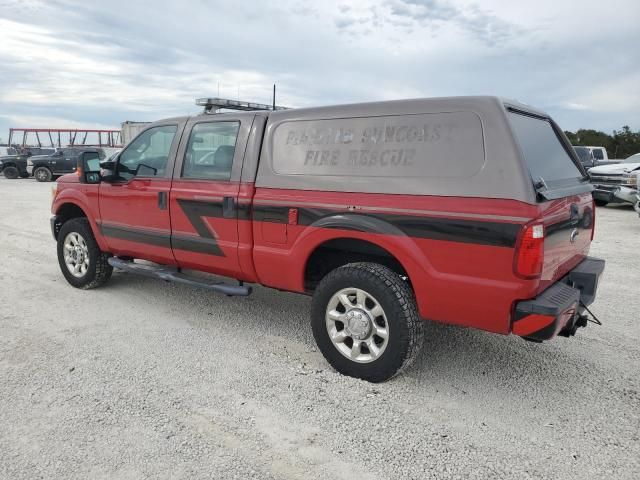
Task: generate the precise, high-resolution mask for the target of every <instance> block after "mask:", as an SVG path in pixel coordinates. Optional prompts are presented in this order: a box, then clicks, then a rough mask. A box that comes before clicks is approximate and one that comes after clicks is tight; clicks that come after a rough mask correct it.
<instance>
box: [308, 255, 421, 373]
mask: <svg viewBox="0 0 640 480" xmlns="http://www.w3.org/2000/svg"><path fill="white" fill-rule="evenodd" d="M341 299H342V300H341ZM347 303H349V304H350V305H347ZM378 307H380V308H378ZM330 312H333V313H332V314H330ZM341 327H342V328H341ZM311 328H312V330H313V336H314V338H315V340H316V344H317V345H318V348H319V349H320V351H321V352H322V354H323V355H324V357H325V358H326V359H327V361H328V362H329V363H330V364H331V366H333V368H335V369H336V370H337V371H338V372H340V373H342V374H344V375H348V376H350V377H355V378H361V379H363V380H367V381H369V382H384V381H385V380H388V379H390V378H392V377H394V376H395V375H397V374H398V373H400V372H401V371H402V370H404V369H405V368H407V367H408V366H409V365H411V363H412V361H413V360H414V359H415V357H416V354H417V353H418V352H419V351H420V348H421V347H422V343H423V328H422V321H421V319H420V316H419V315H418V309H417V306H416V302H415V298H414V295H413V292H412V290H411V288H410V287H409V285H408V284H407V282H405V281H404V280H402V278H400V276H399V275H398V274H397V273H395V272H394V271H393V270H391V269H389V268H387V267H384V266H382V265H379V264H376V263H351V264H348V265H345V266H342V267H339V268H337V269H335V270H333V271H331V272H329V273H328V274H327V275H326V276H325V277H324V278H323V279H322V281H321V282H320V283H319V284H318V286H317V288H316V290H315V293H314V295H313V301H312V305H311ZM330 331H331V332H332V334H333V337H334V338H335V339H336V340H335V341H334V340H332V338H331V336H332V335H331V334H330ZM378 333H380V334H381V335H378ZM385 333H386V340H385V338H384V337H385ZM349 339H350V340H349ZM356 342H357V343H356ZM363 344H364V345H363ZM358 345H359V346H358ZM370 347H371V348H370Z"/></svg>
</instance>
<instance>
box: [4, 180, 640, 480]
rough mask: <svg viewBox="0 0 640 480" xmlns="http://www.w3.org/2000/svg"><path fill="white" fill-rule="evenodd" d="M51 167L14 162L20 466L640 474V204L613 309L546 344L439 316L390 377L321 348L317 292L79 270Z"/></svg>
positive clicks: (9, 367) (610, 278)
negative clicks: (91, 283) (352, 368)
mask: <svg viewBox="0 0 640 480" xmlns="http://www.w3.org/2000/svg"><path fill="white" fill-rule="evenodd" d="M49 192H50V185H49V184H39V183H37V182H35V181H33V180H14V181H9V180H6V179H4V177H0V242H1V245H2V264H1V265H0V292H2V294H1V299H2V301H1V302H0V478H7V479H21V478H24V479H35V478H47V479H50V478H64V479H74V478H78V479H85V478H92V479H100V478H105V479H107V478H108V479H112V478H216V479H227V478H238V479H248V478H256V479H271V478H274V479H290V478H292V479H297V478H300V479H302V478H305V479H316V478H317V479H321V478H322V479H324V478H335V479H349V478H363V479H368V478H371V479H373V478H375V479H384V478H389V479H398V478H461V479H462V478H464V479H467V478H481V479H486V478H517V479H525V478H576V479H591V478H593V479H600V478H616V479H623V478H629V479H636V478H639V476H640V441H639V436H640V421H639V417H640V395H639V393H638V392H639V391H640V378H639V377H640V376H639V375H638V374H639V373H640V346H639V344H640V342H639V340H640V338H639V337H640V322H638V311H640V297H638V284H639V283H640V259H639V257H638V245H640V243H639V239H640V219H638V217H637V215H636V214H635V213H634V212H633V211H632V210H630V209H629V208H621V207H607V208H600V209H598V212H597V217H598V218H597V233H596V239H595V241H594V244H593V247H592V254H593V255H595V256H599V257H603V258H605V259H606V260H607V268H606V271H605V275H604V277H603V278H602V281H601V286H600V290H599V299H598V300H597V301H596V303H595V305H594V308H593V310H594V312H595V313H596V314H597V315H598V316H599V317H600V318H601V320H602V321H603V322H604V326H602V327H597V326H590V327H589V328H587V329H582V330H581V331H580V332H579V333H578V336H577V337H575V338H573V339H571V340H567V339H565V338H558V339H556V340H554V341H552V342H549V343H545V344H531V343H527V342H525V341H523V340H521V339H519V338H516V337H503V336H499V335H494V334H489V333H484V332H480V331H473V330H465V329H460V328H455V327H447V326H442V325H437V324H426V325H425V329H426V332H425V334H426V343H425V348H424V350H423V353H422V355H421V356H420V357H419V358H418V360H417V361H416V363H415V364H414V366H413V367H412V368H410V369H409V370H408V371H407V372H406V373H405V374H404V375H401V376H399V377H396V378H395V379H393V380H392V381H390V382H387V383H384V384H380V385H373V384H368V383H366V382H363V381H359V380H354V379H351V378H346V377H343V376H341V375H338V374H336V373H335V372H334V371H332V370H331V368H330V367H329V366H328V365H327V363H326V362H325V360H324V359H323V357H322V355H321V354H320V353H319V352H318V351H317V350H316V348H315V346H314V342H313V338H312V336H311V329H310V326H309V322H308V313H307V312H308V309H309V304H310V301H309V299H308V298H305V297H302V296H297V295H293V294H287V293H280V292H275V291H271V290H267V289H264V288H260V287H258V288H256V290H255V293H254V295H252V296H251V297H249V298H247V299H242V298H227V297H225V296H221V295H216V294H211V293H205V292H203V291H201V290H195V289H190V288H187V287H184V286H179V285H172V284H165V283H163V282H160V281H155V280H152V279H145V278H139V277H136V276H132V275H127V274H123V273H116V274H115V275H114V277H113V278H112V280H111V282H110V283H109V284H107V285H106V286H105V287H103V288H101V289H97V290H93V291H81V290H76V289H74V288H71V287H70V286H69V285H68V284H67V283H66V282H65V280H64V278H63V277H62V275H61V273H60V272H59V269H58V265H57V262H56V258H55V244H54V242H53V240H52V238H51V234H50V231H49V220H48V219H49V200H50V193H49Z"/></svg>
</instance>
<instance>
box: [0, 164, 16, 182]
mask: <svg viewBox="0 0 640 480" xmlns="http://www.w3.org/2000/svg"><path fill="white" fill-rule="evenodd" d="M2 173H4V177H5V178H8V179H10V180H15V179H16V178H18V176H19V175H20V172H19V171H18V169H17V168H16V167H14V166H13V165H9V166H8V167H4V169H3V170H2Z"/></svg>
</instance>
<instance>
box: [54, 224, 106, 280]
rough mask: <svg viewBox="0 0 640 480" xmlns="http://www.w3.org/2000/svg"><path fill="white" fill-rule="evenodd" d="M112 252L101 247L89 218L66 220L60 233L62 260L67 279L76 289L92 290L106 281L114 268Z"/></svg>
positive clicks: (62, 267) (60, 257) (61, 266)
mask: <svg viewBox="0 0 640 480" xmlns="http://www.w3.org/2000/svg"><path fill="white" fill-rule="evenodd" d="M108 259H109V255H108V254H107V253H104V252H102V251H101V250H100V248H99V247H98V244H97V242H96V239H95V237H94V236H93V232H92V231H91V225H90V224H89V221H88V220H87V219H86V218H73V219H71V220H69V221H67V222H65V223H64V224H63V225H62V227H61V228H60V232H59V233H58V263H59V264H60V269H61V270H62V274H63V275H64V278H66V279H67V282H69V283H70V284H71V285H73V286H74V287H76V288H82V289H84V290H88V289H90V288H96V287H99V286H100V285H102V284H104V283H106V282H107V281H108V280H109V278H111V274H112V273H113V267H112V266H111V265H109V262H108V261H107V260H108Z"/></svg>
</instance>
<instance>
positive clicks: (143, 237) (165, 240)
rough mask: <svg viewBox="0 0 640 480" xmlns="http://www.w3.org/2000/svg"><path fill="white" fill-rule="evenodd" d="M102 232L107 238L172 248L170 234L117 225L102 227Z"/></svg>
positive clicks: (103, 225)
mask: <svg viewBox="0 0 640 480" xmlns="http://www.w3.org/2000/svg"><path fill="white" fill-rule="evenodd" d="M100 232H101V233H102V235H104V236H105V237H112V238H119V239H120V240H127V241H129V242H138V243H146V244H148V245H156V246H158V247H165V248H171V238H170V236H169V232H167V233H161V232H154V231H150V230H142V229H139V228H131V227H120V226H115V225H105V224H102V225H100Z"/></svg>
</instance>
